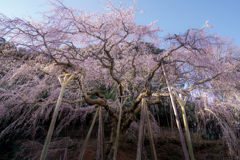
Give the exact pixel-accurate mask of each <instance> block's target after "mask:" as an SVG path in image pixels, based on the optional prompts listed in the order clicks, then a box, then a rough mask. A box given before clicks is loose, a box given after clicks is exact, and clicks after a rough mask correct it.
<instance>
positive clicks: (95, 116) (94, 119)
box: [78, 107, 99, 160]
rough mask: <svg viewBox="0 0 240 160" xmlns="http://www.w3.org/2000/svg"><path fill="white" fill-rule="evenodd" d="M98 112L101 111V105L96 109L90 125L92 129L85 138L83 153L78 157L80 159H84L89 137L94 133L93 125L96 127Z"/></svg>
mask: <svg viewBox="0 0 240 160" xmlns="http://www.w3.org/2000/svg"><path fill="white" fill-rule="evenodd" d="M98 112H99V107H98V108H97V110H96V112H95V115H94V118H93V121H92V124H91V127H90V129H89V131H88V134H87V137H86V139H85V141H84V144H83V146H82V148H81V153H80V155H79V157H78V160H82V159H83V156H84V153H85V150H86V147H87V142H88V140H89V138H90V135H91V133H92V129H93V127H94V124H95V122H96V119H97V116H98Z"/></svg>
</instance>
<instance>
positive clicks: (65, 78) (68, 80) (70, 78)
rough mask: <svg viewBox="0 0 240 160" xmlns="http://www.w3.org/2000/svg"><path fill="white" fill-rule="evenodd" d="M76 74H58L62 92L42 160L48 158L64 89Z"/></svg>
mask: <svg viewBox="0 0 240 160" xmlns="http://www.w3.org/2000/svg"><path fill="white" fill-rule="evenodd" d="M75 75H76V73H74V74H64V75H60V76H58V80H59V81H60V84H61V90H60V93H59V96H58V100H57V104H56V107H55V109H54V112H53V117H52V120H51V124H50V127H49V129H48V134H47V137H46V140H45V143H44V147H43V150H42V154H41V157H40V160H46V158H47V152H48V148H49V144H50V141H51V138H52V134H53V130H54V126H55V123H56V120H57V116H58V111H59V108H60V105H61V102H62V97H63V93H64V90H65V88H66V86H67V85H68V83H69V82H70V81H71V80H72V79H73V78H74V77H75ZM69 76H70V77H69ZM61 77H64V79H63V80H62V79H61ZM68 77H69V78H68Z"/></svg>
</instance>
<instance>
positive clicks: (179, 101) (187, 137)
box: [174, 90, 194, 160]
mask: <svg viewBox="0 0 240 160" xmlns="http://www.w3.org/2000/svg"><path fill="white" fill-rule="evenodd" d="M174 94H175V96H176V98H177V101H178V103H179V104H180V106H181V109H182V116H183V122H184V128H185V137H186V140H187V146H188V152H189V155H190V159H191V160H194V154H193V148H192V142H191V137H190V132H189V128H188V122H187V116H186V111H185V108H184V106H185V105H186V102H187V97H185V99H184V100H183V98H182V94H180V96H179V97H178V94H177V92H176V91H175V90H174Z"/></svg>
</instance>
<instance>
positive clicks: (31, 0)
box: [0, 0, 240, 47]
mask: <svg viewBox="0 0 240 160" xmlns="http://www.w3.org/2000/svg"><path fill="white" fill-rule="evenodd" d="M47 2H48V1H47V0H41V1H40V0H21V1H20V0H2V2H0V13H3V14H5V15H6V16H8V17H19V18H22V17H24V18H26V19H27V16H29V15H30V16H31V17H32V18H33V19H40V18H41V14H39V12H44V11H48V10H49V9H50V8H49V7H47V6H46V4H47ZM112 2H113V3H114V4H116V5H118V4H119V3H120V0H112ZM123 2H133V1H130V0H123ZM63 3H64V4H65V5H66V6H71V7H73V8H76V9H80V7H82V9H83V10H86V11H87V12H93V11H100V10H102V11H103V10H104V9H103V7H102V6H101V3H102V0H63ZM136 7H137V8H138V9H139V10H143V11H144V13H143V14H140V13H137V14H136V20H135V22H136V23H137V24H139V25H147V24H150V23H151V22H154V21H157V24H158V26H159V27H160V29H161V30H162V33H161V34H160V36H162V37H163V36H164V35H166V34H168V33H171V34H178V33H179V32H185V31H187V29H189V28H201V27H202V26H203V25H204V24H205V22H206V21H207V20H209V23H208V24H209V25H211V26H214V28H213V29H211V30H209V32H211V33H218V34H219V36H221V37H226V38H228V39H234V41H233V44H236V45H238V46H239V47H240V9H239V8H240V0H137V5H136Z"/></svg>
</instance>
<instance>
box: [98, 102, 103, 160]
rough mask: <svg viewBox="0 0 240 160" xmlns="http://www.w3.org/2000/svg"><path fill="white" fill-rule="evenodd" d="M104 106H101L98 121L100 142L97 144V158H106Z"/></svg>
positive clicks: (101, 159)
mask: <svg viewBox="0 0 240 160" xmlns="http://www.w3.org/2000/svg"><path fill="white" fill-rule="evenodd" d="M102 110H103V108H102V106H99V123H98V144H97V160H104V144H103V139H104V130H103V115H102Z"/></svg>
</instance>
